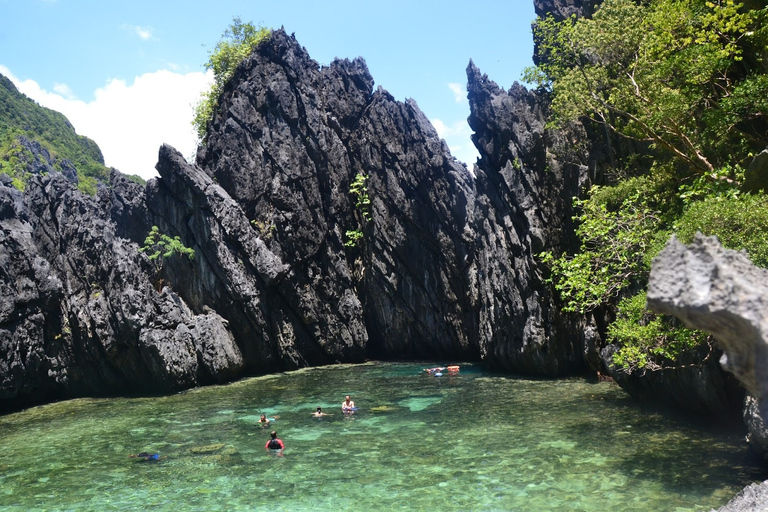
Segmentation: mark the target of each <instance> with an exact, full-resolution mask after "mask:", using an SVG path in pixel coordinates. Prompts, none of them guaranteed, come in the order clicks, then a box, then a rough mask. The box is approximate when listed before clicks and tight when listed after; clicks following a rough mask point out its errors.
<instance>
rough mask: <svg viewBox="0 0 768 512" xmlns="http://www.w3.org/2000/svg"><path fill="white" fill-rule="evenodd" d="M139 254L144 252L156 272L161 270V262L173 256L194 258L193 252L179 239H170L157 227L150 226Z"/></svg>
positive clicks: (176, 237)
mask: <svg viewBox="0 0 768 512" xmlns="http://www.w3.org/2000/svg"><path fill="white" fill-rule="evenodd" d="M139 252H146V253H147V254H148V257H149V259H150V261H152V262H154V264H155V268H156V270H158V271H159V270H160V269H161V268H162V266H163V260H164V259H166V258H170V257H172V256H174V255H179V256H186V257H188V258H189V259H194V257H195V250H194V249H191V248H189V247H187V246H186V245H184V244H183V243H182V241H181V238H179V237H178V236H175V237H173V238H171V237H170V236H168V235H166V234H165V233H161V232H160V228H158V227H157V226H152V229H151V230H150V231H149V234H147V238H146V239H145V240H144V246H143V247H141V248H140V249H139Z"/></svg>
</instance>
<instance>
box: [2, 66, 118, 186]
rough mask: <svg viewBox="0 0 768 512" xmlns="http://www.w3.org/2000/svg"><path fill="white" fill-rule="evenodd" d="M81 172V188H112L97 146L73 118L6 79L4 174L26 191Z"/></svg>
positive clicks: (3, 116) (3, 99)
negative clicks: (36, 181)
mask: <svg viewBox="0 0 768 512" xmlns="http://www.w3.org/2000/svg"><path fill="white" fill-rule="evenodd" d="M51 169H53V170H56V171H66V170H70V171H72V172H75V170H76V172H77V177H78V182H79V185H78V188H80V190H81V191H83V192H86V193H88V194H91V195H93V194H95V193H96V185H97V183H99V182H101V183H108V182H109V169H108V168H107V167H106V166H105V165H104V157H103V156H102V154H101V150H100V149H99V147H98V146H97V145H96V143H95V142H94V141H93V140H91V139H89V138H87V137H83V136H81V135H78V134H77V133H76V132H75V129H74V127H73V126H72V125H71V124H70V122H69V121H68V120H67V118H66V117H65V116H64V115H63V114H61V113H59V112H55V111H53V110H50V109H47V108H45V107H41V106H40V105H38V104H37V103H36V102H34V101H32V100H31V99H29V98H27V97H26V96H25V95H24V94H22V93H20V92H19V91H18V89H16V87H15V86H14V85H13V83H12V82H11V81H10V80H9V79H8V78H7V77H5V76H2V75H0V173H2V174H7V175H8V176H10V177H11V178H12V179H13V183H14V186H16V187H17V188H19V189H22V190H23V189H24V187H25V185H26V183H27V181H28V180H29V178H30V177H31V176H32V175H33V174H36V173H40V172H47V171H48V170H51Z"/></svg>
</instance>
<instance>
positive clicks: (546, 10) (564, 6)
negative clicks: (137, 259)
mask: <svg viewBox="0 0 768 512" xmlns="http://www.w3.org/2000/svg"><path fill="white" fill-rule="evenodd" d="M601 3H603V0H533V7H534V10H535V12H536V16H541V17H544V16H546V15H547V14H551V15H552V16H553V17H554V18H555V19H556V20H558V21H561V20H564V19H566V18H569V17H570V16H573V15H575V16H576V17H577V18H582V17H589V16H592V14H593V13H594V12H595V10H596V9H597V6H599V5H600V4H601Z"/></svg>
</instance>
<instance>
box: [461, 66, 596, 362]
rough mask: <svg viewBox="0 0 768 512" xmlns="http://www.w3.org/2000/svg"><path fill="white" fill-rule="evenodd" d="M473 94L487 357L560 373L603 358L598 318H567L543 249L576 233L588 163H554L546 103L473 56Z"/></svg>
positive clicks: (479, 276)
mask: <svg viewBox="0 0 768 512" xmlns="http://www.w3.org/2000/svg"><path fill="white" fill-rule="evenodd" d="M467 76H468V87H467V91H468V93H469V94H468V96H469V100H470V109H471V115H470V117H469V124H470V126H471V127H472V129H473V130H474V132H475V133H474V135H473V141H474V143H475V146H476V147H477V148H478V151H479V152H480V155H481V158H480V160H479V162H478V164H477V166H476V168H475V173H476V175H477V180H476V189H477V192H476V196H477V212H476V214H475V218H476V219H477V226H476V233H477V240H476V242H475V244H476V250H477V263H476V264H475V265H474V268H475V270H476V278H475V279H476V282H477V288H478V290H479V292H480V299H479V302H480V319H479V325H480V337H481V339H480V343H481V350H482V353H483V354H484V357H485V361H486V362H488V363H489V364H491V365H494V366H498V367H502V368H505V369H508V370H512V371H516V372H524V373H537V374H543V375H560V374H563V373H568V372H572V371H577V370H582V369H584V368H586V361H587V360H588V359H590V357H591V358H592V359H593V360H596V359H597V356H596V354H595V353H593V351H592V349H589V348H587V347H589V346H590V345H595V344H596V340H595V339H594V338H595V335H596V333H597V329H594V328H590V324H591V325H592V326H594V320H593V319H591V318H590V319H581V318H577V317H575V316H566V315H563V314H561V313H560V312H559V309H558V308H557V307H556V305H555V303H554V297H553V295H552V291H551V288H550V287H549V286H547V285H546V284H545V283H544V277H545V272H546V269H545V268H543V267H541V266H540V265H539V264H538V263H537V259H536V255H537V254H538V253H540V252H541V251H544V250H551V249H561V248H562V247H563V246H564V245H565V244H566V243H567V242H568V240H569V238H570V237H571V236H572V235H571V233H572V229H573V226H572V224H571V217H572V216H573V211H572V197H574V196H578V195H581V193H582V191H583V189H584V187H585V185H586V184H587V183H588V182H589V180H590V177H589V176H588V173H587V167H586V166H575V165H570V166H563V165H559V164H557V163H556V162H553V161H550V160H548V158H547V156H546V153H547V148H548V141H547V140H546V136H545V131H544V125H545V122H546V117H545V116H546V112H545V110H544V108H545V107H544V106H542V105H545V102H544V101H542V99H541V98H539V97H537V95H536V94H535V93H534V92H530V91H527V90H526V89H525V88H523V87H522V86H520V85H518V84H514V85H513V86H512V87H511V88H510V90H509V92H505V91H504V90H502V89H500V88H499V87H498V86H497V85H496V84H495V83H493V82H492V81H490V80H488V77H487V76H485V75H483V74H481V73H480V71H479V70H478V69H477V68H476V67H475V66H474V65H473V64H472V63H470V65H469V67H468V69H467ZM548 167H549V169H548Z"/></svg>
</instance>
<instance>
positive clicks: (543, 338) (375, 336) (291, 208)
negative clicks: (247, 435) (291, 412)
mask: <svg viewBox="0 0 768 512" xmlns="http://www.w3.org/2000/svg"><path fill="white" fill-rule="evenodd" d="M468 78H469V81H470V84H469V91H470V100H471V105H472V117H471V118H470V123H471V125H472V126H473V127H474V129H475V130H476V132H477V133H476V136H475V142H476V144H477V146H478V149H479V151H480V152H481V155H482V158H481V159H480V162H479V166H478V167H477V168H476V172H477V179H474V178H473V176H472V174H471V173H470V172H469V171H468V170H467V169H466V167H465V166H464V165H463V164H461V163H459V162H458V161H456V160H455V159H454V158H452V157H451V156H450V153H449V152H448V149H447V147H446V146H445V143H444V142H443V141H442V140H440V139H439V137H438V136H437V133H436V132H435V130H434V128H433V127H432V126H431V125H430V124H429V122H428V121H427V119H426V118H425V117H424V115H423V114H422V113H421V111H420V110H419V109H418V106H417V105H416V104H415V103H414V102H412V101H407V102H405V103H401V102H397V101H395V100H394V99H393V98H392V97H391V96H390V95H389V94H388V93H387V92H386V91H384V90H383V89H378V90H374V89H373V79H372V77H371V76H370V74H369V73H368V70H367V68H366V67H365V63H364V62H363V61H362V60H361V59H356V60H354V61H348V60H337V61H334V62H333V63H332V64H331V65H330V66H328V67H320V66H319V65H317V63H315V62H314V61H312V60H311V59H310V58H309V56H308V54H307V52H306V50H304V49H303V48H302V47H301V46H300V45H299V44H298V43H297V42H296V40H295V39H294V38H293V37H292V36H289V35H287V34H285V33H284V32H283V31H276V32H275V33H274V34H273V36H272V37H271V38H270V39H269V40H268V41H267V42H265V43H264V44H263V45H261V46H260V47H259V49H258V50H257V51H256V52H255V53H254V54H253V55H252V56H251V57H250V58H249V59H247V60H246V62H245V63H244V64H243V65H241V66H240V67H239V69H238V71H237V73H236V75H235V78H234V79H233V80H232V81H231V83H230V85H229V87H228V88H227V89H226V90H225V91H224V93H223V95H222V97H221V100H220V109H219V111H218V113H217V115H216V117H215V118H214V120H213V123H212V125H211V127H210V132H209V136H208V139H207V141H206V145H205V147H204V148H202V149H201V151H200V153H199V155H198V162H197V164H189V163H187V162H185V161H184V159H183V158H182V157H181V155H179V154H178V152H176V151H175V150H173V149H172V148H169V147H165V146H164V147H163V148H161V150H160V154H159V162H158V165H157V169H158V171H159V173H160V178H159V179H157V180H153V181H151V182H150V183H148V184H147V186H146V187H142V186H140V185H138V184H136V183H134V182H132V181H130V180H128V179H126V178H125V177H123V176H122V175H121V174H120V173H118V172H112V175H111V184H110V188H103V189H101V190H100V192H99V194H98V196H97V198H96V199H90V198H88V197H85V196H82V195H80V194H78V193H76V192H75V191H74V190H72V189H71V187H70V188H67V186H65V185H67V184H66V181H65V180H63V179H60V178H57V177H56V175H55V174H51V175H49V176H43V177H39V178H36V179H35V180H33V182H32V184H31V186H30V187H29V189H28V190H27V192H26V193H25V194H24V195H23V196H22V195H21V194H19V193H18V192H15V191H13V190H12V189H10V188H9V187H8V186H7V183H6V186H5V187H4V189H3V193H4V194H5V196H6V197H7V198H8V199H7V200H6V203H7V204H8V205H11V206H8V207H6V208H5V216H4V217H3V219H4V222H5V224H4V225H3V227H4V232H5V233H6V234H5V236H6V238H5V245H4V246H3V247H2V252H1V253H0V254H3V255H4V256H3V257H4V258H6V259H8V260H9V261H11V260H14V261H15V260H19V261H18V262H17V263H16V264H15V266H13V265H12V266H9V267H7V268H8V269H9V270H8V272H6V273H5V274H4V275H3V286H4V290H5V291H6V292H7V293H5V295H4V296H5V297H7V299H6V300H5V302H4V303H3V304H4V307H3V308H1V309H2V311H4V312H5V316H4V317H2V318H0V335H1V336H3V337H4V339H6V340H7V342H6V344H5V346H4V347H5V348H4V356H5V358H4V360H5V361H6V364H7V366H8V368H11V367H12V370H10V369H9V370H8V371H7V372H5V373H3V372H0V373H3V378H4V379H5V381H4V384H3V387H2V390H3V393H4V397H5V398H6V399H7V400H6V402H5V403H6V404H10V403H19V404H20V403H25V402H31V401H34V400H35V399H38V398H41V397H43V396H46V397H49V398H50V397H54V396H74V395H79V394H97V393H110V392H130V391H136V392H143V391H147V392H148V391H155V392H157V391H160V392H162V391H167V390H173V389H181V388H184V387H189V386H194V385H199V384H204V383H207V382H216V381H222V380H228V379H232V378H236V377H238V376H240V375H243V374H245V373H263V372H269V371H279V370H285V369H292V368H298V367H302V366H306V365H318V364H327V363H332V362H339V361H346V362H357V361H362V360H363V359H364V358H365V357H371V356H373V357H385V358H441V359H449V360H450V359H453V360H484V361H485V362H487V363H488V364H489V365H492V366H496V367H500V368H506V369H509V370H514V371H518V372H525V373H531V374H543V375H551V376H554V375H561V374H564V373H568V372H575V371H580V370H583V369H584V368H586V367H587V366H593V367H594V361H595V360H596V346H597V344H598V342H599V337H598V335H597V332H598V330H599V329H598V328H597V326H596V325H595V322H594V320H589V321H588V322H587V323H585V322H584V321H581V320H579V319H576V320H577V321H576V322H572V320H574V319H572V318H566V317H564V316H562V315H560V314H559V312H558V310H557V307H556V305H555V304H554V299H553V297H552V294H551V292H550V291H549V289H548V287H547V285H546V284H545V283H544V282H543V276H542V272H543V269H541V268H539V266H538V264H537V263H536V259H535V254H536V253H537V252H538V251H541V250H544V249H549V248H554V247H560V246H563V245H565V244H567V243H568V242H569V241H568V236H569V235H568V233H569V231H570V229H571V226H570V225H569V222H570V221H569V220H560V219H570V217H571V215H570V198H571V196H572V195H576V194H578V192H579V190H580V189H581V188H583V187H584V186H585V185H586V184H588V183H589V181H590V180H591V177H590V175H589V172H588V171H587V169H588V166H586V165H570V166H563V165H560V164H558V163H557V162H554V161H552V160H551V159H548V158H547V157H546V152H547V143H546V141H545V138H546V137H545V132H544V129H543V126H544V111H543V110H542V108H541V107H540V106H539V105H540V103H539V99H538V98H537V97H536V96H535V94H534V93H528V92H527V91H525V90H524V89H523V88H521V87H518V86H515V87H514V88H513V89H512V90H510V92H509V93H507V92H505V91H503V90H501V89H499V88H498V87H497V86H496V85H495V84H494V83H493V82H491V81H490V80H488V79H487V77H485V76H484V75H482V74H481V73H480V72H479V70H477V69H476V68H475V67H474V66H470V68H469V69H468ZM547 167H550V170H549V171H547V170H546V168H547ZM361 173H362V174H364V175H366V176H367V177H368V178H367V195H368V196H369V198H370V200H371V205H370V211H369V212H366V211H363V210H362V209H361V207H360V206H358V205H357V204H356V203H357V200H358V198H356V197H355V196H354V194H351V193H350V185H351V183H352V182H353V180H354V179H355V177H356V176H357V175H358V174H361ZM57 212H58V213H57ZM20 219H24V220H23V222H22V221H21V220H20ZM552 219H559V220H558V221H557V222H554V221H553V220H552ZM19 222H22V224H23V225H24V226H25V227H24V228H23V229H22V232H24V233H28V235H26V238H25V239H24V241H25V244H26V245H23V244H21V242H19V241H16V239H17V238H18V235H16V234H15V233H18V232H20V231H19V229H18V226H17V224H18V223H19ZM27 225H29V226H27ZM153 225H156V226H158V227H159V228H160V230H161V232H163V233H166V234H168V235H169V236H179V237H180V239H181V240H182V241H183V243H184V244H185V245H187V246H189V247H191V248H193V249H194V250H195V252H196V254H195V258H194V259H193V260H186V259H181V258H170V259H167V260H166V261H165V263H164V265H163V267H162V268H161V269H160V270H159V271H156V270H155V269H154V268H153V267H152V266H151V264H150V262H149V261H148V260H147V259H146V258H145V257H144V256H143V255H142V254H140V253H139V252H138V247H139V245H140V244H142V243H143V239H144V237H145V236H146V234H147V232H148V231H149V228H150V227H151V226H153ZM353 231H358V232H360V233H361V234H362V235H363V236H362V240H361V241H359V242H358V244H357V245H356V246H352V247H350V246H349V245H350V244H348V243H347V242H348V241H349V238H348V232H353ZM11 242H13V243H11ZM19 251H20V252H19ZM30 254H34V255H37V258H38V260H39V261H38V262H37V263H36V265H37V267H40V268H43V269H46V270H45V272H43V273H40V272H38V273H37V274H35V273H34V272H32V271H30V270H24V268H27V267H29V268H35V267H34V265H33V264H32V263H30V262H26V263H23V262H24V261H26V260H25V258H26V256H23V255H30ZM36 261H37V260H36ZM24 265H26V267H24ZM25 273H26V274H25ZM21 275H29V277H28V281H29V282H28V283H27V284H25V285H23V286H21V288H20V287H19V286H20V285H19V284H17V283H20V282H22V281H20V280H19V276H21ZM23 282H26V281H23ZM52 283H53V284H52ZM55 283H62V284H61V285H55V286H54V284H55ZM51 286H53V289H52V290H49V288H50V287H51ZM27 288H30V289H35V290H37V291H36V292H35V294H33V295H34V297H32V298H27V297H26V295H25V293H26V291H25V290H26V289H27ZM158 290H159V291H158ZM43 291H45V297H44V298H41V297H40V295H41V294H42V293H43ZM30 303H33V304H34V306H29V304H30ZM30 315H32V316H33V317H34V318H35V319H36V320H35V322H33V321H32V320H29V318H30ZM35 329H37V330H35ZM585 332H586V333H587V334H584V333H585ZM32 353H34V354H37V355H36V356H35V357H34V360H29V361H27V360H21V359H19V357H21V356H20V355H19V354H32ZM40 361H42V363H40ZM49 370H50V371H49Z"/></svg>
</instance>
